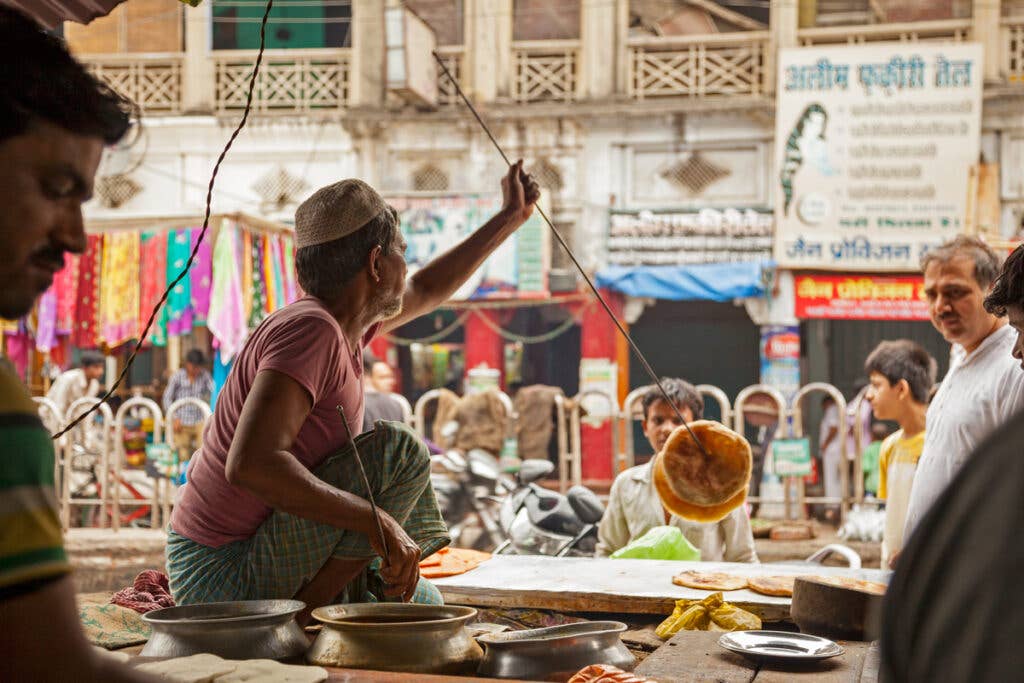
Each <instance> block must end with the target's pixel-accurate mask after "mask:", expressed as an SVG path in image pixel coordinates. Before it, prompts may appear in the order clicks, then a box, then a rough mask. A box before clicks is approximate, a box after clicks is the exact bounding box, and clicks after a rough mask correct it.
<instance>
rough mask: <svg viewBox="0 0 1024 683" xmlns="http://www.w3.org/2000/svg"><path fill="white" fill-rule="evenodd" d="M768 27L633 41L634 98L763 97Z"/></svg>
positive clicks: (631, 88) (631, 91)
mask: <svg viewBox="0 0 1024 683" xmlns="http://www.w3.org/2000/svg"><path fill="white" fill-rule="evenodd" d="M767 45H768V32H767V31H744V32H739V33H722V34H717V35H705V36H684V37H676V38H647V37H643V38H632V39H630V41H629V82H628V88H629V96H630V97H632V98H634V99H637V100H644V99H648V98H652V97H679V96H685V97H705V96H709V95H711V96H715V95H758V94H760V93H761V92H762V91H763V87H764V78H765V74H764V55H765V50H766V49H767Z"/></svg>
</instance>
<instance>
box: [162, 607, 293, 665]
mask: <svg viewBox="0 0 1024 683" xmlns="http://www.w3.org/2000/svg"><path fill="white" fill-rule="evenodd" d="M305 606H306V605H305V603H303V602H300V601H298V600H241V601H238V602H211V603H207V604H205V605H187V606H185V607H168V608H167V609H161V610H154V611H152V612H149V613H147V614H143V615H142V619H143V620H144V621H145V622H146V623H148V624H149V625H150V626H151V627H152V629H153V635H152V636H150V638H149V642H147V643H146V647H144V648H143V649H142V655H143V656H144V657H187V656H188V655H194V654H199V653H201V652H208V653H210V654H214V655H217V656H219V657H224V658H225V659H286V658H289V657H298V656H299V655H301V654H302V653H303V652H305V651H306V648H307V647H309V640H308V639H307V638H306V635H305V633H303V631H302V629H301V628H300V627H299V624H298V623H297V622H296V621H295V615H296V614H297V613H298V612H300V611H301V610H302V609H303V608H305Z"/></svg>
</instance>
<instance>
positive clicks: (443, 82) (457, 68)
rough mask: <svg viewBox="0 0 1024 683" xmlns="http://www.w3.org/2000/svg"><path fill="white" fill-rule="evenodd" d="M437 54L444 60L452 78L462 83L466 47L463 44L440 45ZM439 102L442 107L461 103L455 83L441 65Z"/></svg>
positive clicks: (438, 81)
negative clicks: (446, 74) (445, 73)
mask: <svg viewBox="0 0 1024 683" xmlns="http://www.w3.org/2000/svg"><path fill="white" fill-rule="evenodd" d="M437 54H438V55H440V57H441V61H443V62H444V65H445V67H447V69H448V71H449V73H451V75H452V78H454V79H455V80H456V82H458V83H460V84H461V82H462V64H463V59H464V58H465V55H466V50H465V48H464V47H463V46H461V45H452V46H448V47H439V48H437ZM437 103H438V105H440V106H442V107H445V106H451V105H453V104H458V103H459V94H458V93H457V92H456V91H455V84H454V83H452V82H451V81H450V80H449V79H448V77H447V76H445V75H444V71H442V70H441V67H440V66H438V67H437Z"/></svg>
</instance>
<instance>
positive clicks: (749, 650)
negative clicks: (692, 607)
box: [718, 631, 845, 662]
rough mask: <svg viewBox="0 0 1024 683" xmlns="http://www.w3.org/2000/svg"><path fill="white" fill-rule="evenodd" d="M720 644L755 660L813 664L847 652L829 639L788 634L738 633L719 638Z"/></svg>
mask: <svg viewBox="0 0 1024 683" xmlns="http://www.w3.org/2000/svg"><path fill="white" fill-rule="evenodd" d="M718 644H719V645H721V646H722V647H724V648H725V649H726V650H730V651H732V652H735V653H737V654H741V655H743V656H744V657H748V658H750V659H755V660H766V659H770V660H778V661H787V662H811V661H819V660H822V659H829V658H830V657H836V656H838V655H841V654H843V652H845V650H843V648H841V647H839V645H837V644H836V643H834V642H832V641H831V640H828V639H827V638H819V637H818V636H810V635H806V634H804V633H790V632H788V631H735V632H733V633H726V634H724V635H723V636H722V637H721V638H719V639H718Z"/></svg>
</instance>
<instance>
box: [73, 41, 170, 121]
mask: <svg viewBox="0 0 1024 683" xmlns="http://www.w3.org/2000/svg"><path fill="white" fill-rule="evenodd" d="M80 59H81V60H82V62H83V63H84V64H85V65H86V66H87V67H88V68H89V71H90V72H91V73H92V74H93V75H94V76H96V77H97V78H99V79H100V80H101V81H103V82H105V83H106V84H107V85H109V86H110V87H111V88H113V89H114V90H116V91H117V92H118V93H120V94H121V95H123V96H125V97H127V98H128V99H130V100H132V101H133V102H135V103H136V104H137V105H139V107H141V108H142V110H143V111H144V112H145V113H147V114H176V113H178V112H179V111H181V68H182V60H183V56H182V55H181V54H112V55H83V56H81V57H80Z"/></svg>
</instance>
